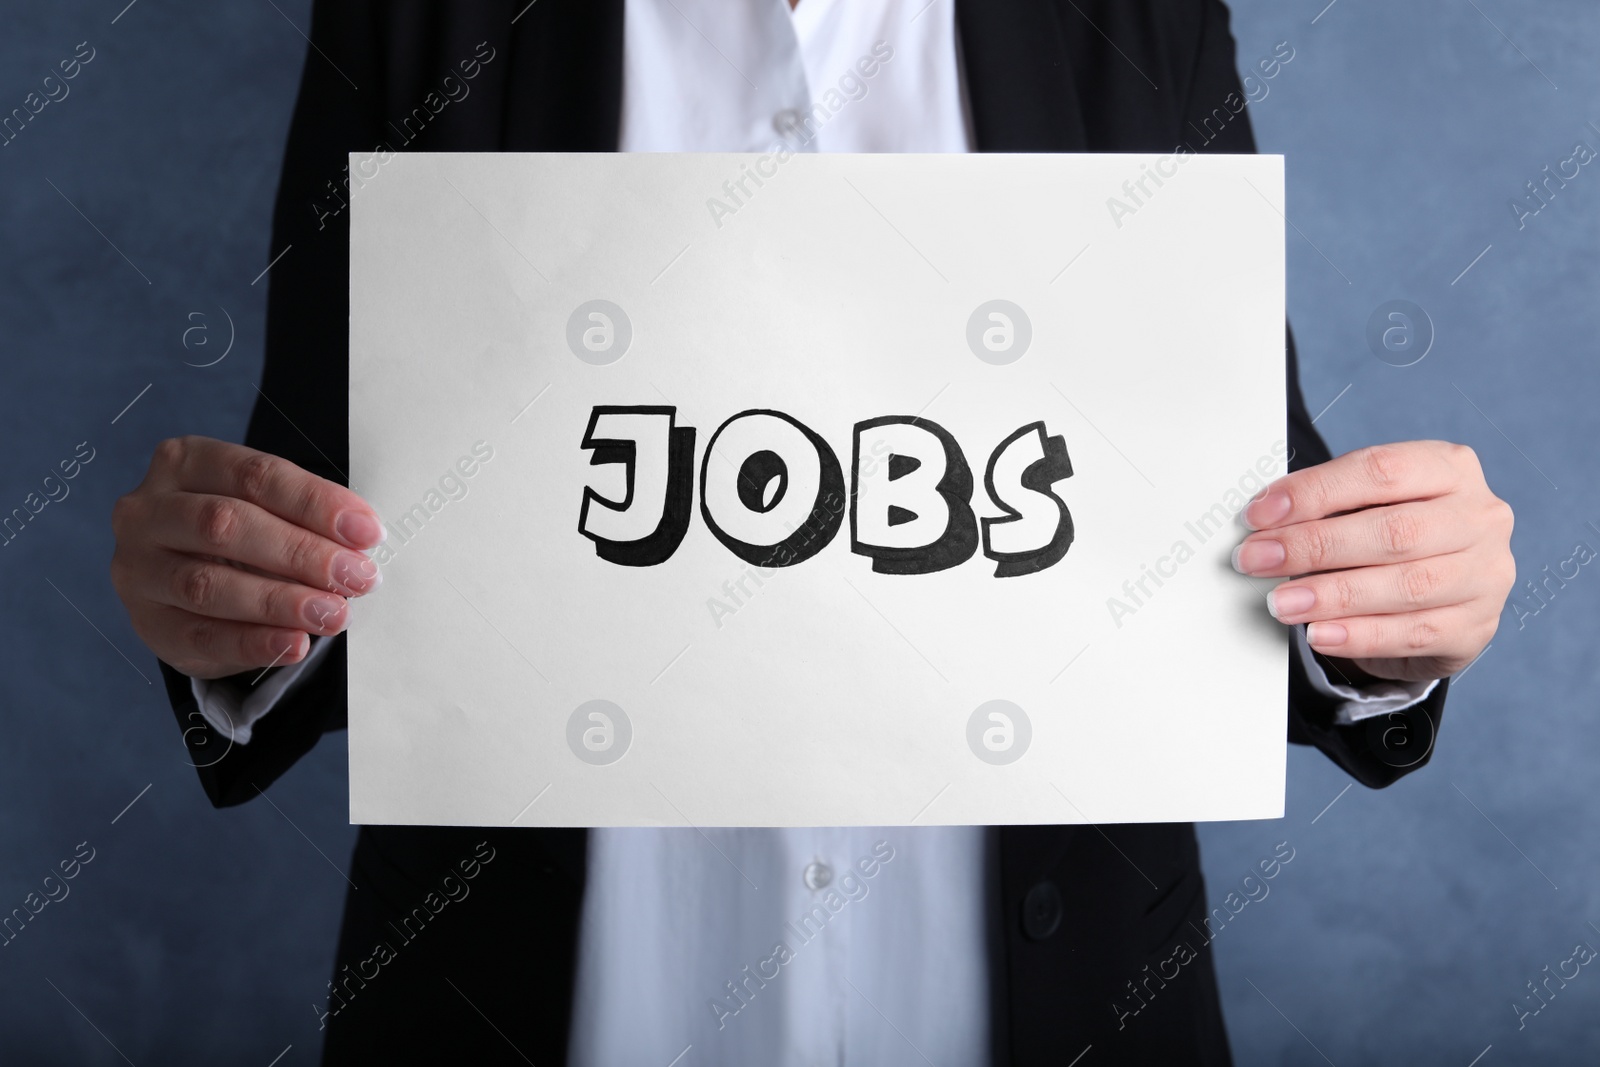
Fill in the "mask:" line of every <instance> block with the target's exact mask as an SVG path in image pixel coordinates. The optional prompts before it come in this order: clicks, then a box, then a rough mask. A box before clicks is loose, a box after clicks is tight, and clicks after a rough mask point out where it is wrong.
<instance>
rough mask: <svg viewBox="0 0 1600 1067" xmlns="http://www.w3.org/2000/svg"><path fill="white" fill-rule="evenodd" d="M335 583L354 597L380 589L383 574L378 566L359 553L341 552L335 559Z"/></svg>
mask: <svg viewBox="0 0 1600 1067" xmlns="http://www.w3.org/2000/svg"><path fill="white" fill-rule="evenodd" d="M333 580H334V583H335V584H337V585H339V586H342V587H343V588H345V589H347V590H349V592H350V593H351V594H352V595H354V596H360V595H361V594H362V593H365V592H368V591H370V590H373V589H376V588H378V585H379V584H380V583H381V582H382V581H383V573H382V572H381V571H379V570H378V565H377V564H376V563H374V562H373V561H372V560H370V559H368V558H367V557H366V556H363V555H362V554H361V553H359V552H341V553H339V554H338V555H337V556H335V557H334V559H333Z"/></svg>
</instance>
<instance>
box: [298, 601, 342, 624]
mask: <svg viewBox="0 0 1600 1067" xmlns="http://www.w3.org/2000/svg"><path fill="white" fill-rule="evenodd" d="M346 603H347V601H346V600H345V599H344V597H342V596H314V597H312V598H311V599H309V600H307V601H306V606H305V608H304V609H302V612H303V614H304V615H305V618H306V621H307V622H309V623H310V624H311V626H312V627H313V628H314V629H317V630H335V631H336V630H338V628H339V622H340V620H339V613H340V612H341V611H343V610H344V606H345V604H346Z"/></svg>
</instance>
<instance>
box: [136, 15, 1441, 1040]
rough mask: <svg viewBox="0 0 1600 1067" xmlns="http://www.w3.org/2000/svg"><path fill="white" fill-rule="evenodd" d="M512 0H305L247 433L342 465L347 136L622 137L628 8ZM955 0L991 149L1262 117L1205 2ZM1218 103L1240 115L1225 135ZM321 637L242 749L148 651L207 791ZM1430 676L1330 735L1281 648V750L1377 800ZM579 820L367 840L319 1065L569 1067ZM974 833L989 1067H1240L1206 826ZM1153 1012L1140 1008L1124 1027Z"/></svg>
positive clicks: (1408, 741)
mask: <svg viewBox="0 0 1600 1067" xmlns="http://www.w3.org/2000/svg"><path fill="white" fill-rule="evenodd" d="M526 2H527V0H470V2H463V0H455V2H444V0H394V2H392V3H378V2H373V0H339V2H338V3H332V2H321V0H319V2H318V3H317V4H316V5H315V8H314V11H313V15H312V30H311V39H312V41H313V42H314V44H315V46H316V48H315V49H314V50H312V51H310V52H308V54H307V59H306V65H305V71H304V75H303V79H302V82H301V85H300V95H299V100H298V103H297V105H296V107H295V111H294V117H293V122H292V125H291V128H290V131H289V140H288V147H287V151H286V153H285V157H284V165H283V173H282V177H281V181H280V185H279V191H278V200H277V205H276V212H275V216H274V220H273V231H272V245H271V248H270V250H269V254H270V256H272V257H276V256H277V255H278V254H279V253H280V252H282V251H283V250H284V249H285V248H287V247H288V246H290V245H293V246H294V248H293V250H292V251H291V252H290V253H289V254H288V255H286V256H285V257H284V258H283V259H282V260H281V261H280V262H278V263H277V265H276V266H274V267H273V269H272V273H271V276H270V286H271V287H270V295H269V297H268V304H267V348H266V367H265V370H264V372H263V379H262V386H261V391H262V393H263V397H264V399H262V400H259V401H258V402H257V404H256V407H255V411H254V414H253V415H252V417H251V419H250V426H249V432H248V434H247V435H246V438H245V442H246V443H247V444H249V445H251V446H252V447H254V448H258V449H261V450H263V451H266V452H271V453H275V454H277V455H280V456H283V457H285V458H287V459H290V460H292V461H293V462H295V463H297V464H299V465H300V466H302V467H304V468H306V469H307V470H310V471H313V472H315V473H316V474H319V475H322V476H323V477H326V478H330V479H333V480H335V481H340V482H343V481H345V480H346V479H345V474H344V469H345V467H346V466H347V459H346V456H347V423H346V410H345V406H346V395H347V383H348V364H347V339H348V338H347V325H348V307H349V300H348V253H349V230H348V213H347V212H346V211H344V210H342V209H341V205H342V204H343V202H344V190H343V188H342V183H343V179H344V175H345V166H346V158H345V154H346V153H347V152H349V151H366V150H369V149H372V148H374V147H376V146H378V145H379V144H380V143H385V144H387V145H389V146H390V147H392V148H395V149H420V150H428V151H495V150H500V151H614V150H615V149H616V147H617V133H618V120H619V109H620V101H621V79H622V30H623V26H622V20H623V0H538V2H537V3H535V4H533V5H531V6H525V5H526ZM955 2H956V3H957V10H956V17H957V20H958V25H959V30H960V35H961V45H962V49H963V56H964V62H965V69H966V77H967V85H968V91H969V94H970V97H971V102H972V112H973V121H974V125H975V129H976V140H977V148H978V149H979V150H980V151H985V152H1152V153H1155V152H1159V153H1165V152H1170V151H1172V150H1174V148H1176V147H1177V146H1178V145H1179V144H1180V143H1183V144H1187V145H1188V146H1189V147H1190V148H1191V149H1192V150H1195V151H1209V152H1233V153H1242V152H1253V151H1254V150H1255V146H1254V142H1253V138H1252V135H1251V132H1250V125H1249V117H1248V114H1246V113H1239V114H1233V110H1234V108H1242V103H1241V102H1240V101H1242V99H1243V94H1242V92H1241V89H1240V84H1239V80H1238V76H1237V74H1236V73H1235V71H1234V55H1233V53H1234V49H1233V41H1232V38H1231V36H1230V35H1229V31H1228V14H1227V11H1226V9H1225V8H1224V7H1223V6H1222V4H1221V3H1220V2H1218V0H955ZM519 12H520V16H519ZM513 18H515V19H516V21H515V23H514V24H513V21H512V20H513ZM1108 40H1109V41H1110V42H1114V43H1115V47H1112V46H1111V45H1110V44H1108ZM481 43H486V49H480V44H481ZM487 49H492V50H493V52H492V56H493V58H492V59H490V60H489V61H488V62H487V63H484V64H482V65H481V67H480V69H479V70H478V73H477V77H475V78H474V79H473V80H472V81H471V82H470V87H471V91H470V95H469V96H467V97H466V98H465V99H462V100H460V101H457V102H452V103H450V104H448V105H447V106H445V107H443V108H442V110H440V111H439V112H438V113H437V114H430V116H429V121H428V122H427V124H426V125H425V127H424V128H423V129H422V132H421V133H420V134H417V135H416V136H415V138H414V139H412V134H413V133H414V132H415V130H416V127H417V126H418V125H420V124H419V123H412V124H411V125H410V126H406V125H405V118H406V117H407V116H410V115H411V114H412V111H413V109H415V108H418V107H421V106H424V104H425V100H426V98H427V97H428V94H429V93H430V92H436V93H437V92H439V91H440V87H441V84H442V79H443V78H444V76H445V75H447V74H451V73H456V74H457V75H458V76H459V73H460V71H459V70H458V64H459V62H460V61H461V60H463V59H471V58H474V57H478V58H480V59H481V58H482V57H484V56H488V55H490V53H489V51H487ZM352 83H353V84H352ZM441 95H442V94H441ZM435 99H436V100H437V97H436V98H435ZM1214 111H1218V112H1219V113H1220V115H1221V116H1226V117H1225V118H1223V120H1222V121H1221V122H1219V121H1218V118H1219V115H1217V114H1213V112H1214ZM1208 119H1209V120H1211V121H1209V122H1208V121H1207V120H1208ZM378 180H381V177H380V178H379V179H378ZM1286 353H1287V359H1288V396H1287V398H1286V402H1287V409H1288V440H1289V445H1290V447H1291V449H1292V450H1293V451H1292V458H1291V463H1290V465H1291V467H1296V468H1298V467H1303V466H1308V465H1311V464H1315V463H1319V462H1322V461H1324V460H1326V459H1328V458H1329V455H1328V450H1327V447H1326V446H1325V445H1324V443H1323V441H1322V439H1321V438H1320V437H1319V436H1318V435H1317V432H1316V430H1315V429H1314V428H1313V426H1312V425H1311V419H1310V417H1309V415H1308V414H1307V411H1306V406H1305V402H1304V400H1303V399H1302V398H1301V395H1300V387H1299V382H1298V377H1297V371H1296V364H1295V352H1294V347H1293V342H1292V339H1291V340H1290V342H1289V344H1288V345H1287V346H1286ZM335 640H336V641H337V647H335V648H334V649H332V650H331V656H330V658H329V660H328V661H327V662H326V663H325V664H324V665H323V666H322V668H321V669H320V670H319V671H318V672H317V673H316V674H315V675H314V676H313V677H312V678H311V679H309V680H308V681H307V682H306V683H305V684H304V685H303V687H302V688H301V689H299V690H298V691H297V692H296V693H295V694H294V696H293V697H292V698H291V699H288V700H286V701H285V702H284V703H283V704H282V705H281V706H279V707H278V708H276V709H274V711H273V712H272V713H271V714H270V715H268V716H267V717H266V718H264V719H263V720H262V721H261V722H259V723H258V724H257V725H256V728H255V738H254V740H253V741H252V742H251V743H250V744H249V745H235V746H233V747H232V748H231V749H230V748H229V746H228V743H227V742H226V741H225V740H223V739H221V738H220V737H217V736H215V735H214V734H213V733H212V732H211V730H210V728H209V727H208V726H205V725H204V722H203V720H202V719H201V717H200V715H199V714H198V711H197V709H196V706H195V702H194V700H193V698H192V696H191V694H190V689H189V681H188V679H187V678H184V677H183V676H181V675H179V674H177V673H176V672H175V671H173V670H172V669H171V668H170V667H167V666H166V665H165V664H163V672H164V674H165V676H166V681H167V687H168V692H169V694H170V697H171V701H172V705H173V707H174V709H175V710H176V712H177V716H178V720H179V725H180V727H181V728H182V729H183V733H184V739H185V743H186V744H187V745H188V746H189V747H190V750H191V755H192V759H193V762H195V763H196V764H200V765H202V766H201V769H200V779H201V782H202V784H203V785H204V786H205V790H206V794H207V795H208V796H209V797H210V799H211V801H212V803H214V804H216V805H218V806H226V805H231V804H238V803H242V802H243V801H246V800H249V799H250V798H251V797H253V796H255V794H256V793H257V792H258V791H259V790H261V789H265V788H266V787H267V786H269V785H270V784H271V783H272V782H273V781H274V780H275V779H277V778H278V776H279V775H281V774H283V773H284V771H286V770H288V768H289V767H290V766H291V765H292V764H293V763H294V762H295V760H297V759H298V758H299V757H300V756H301V755H303V754H304V753H305V752H307V751H308V750H309V749H310V748H311V746H312V745H314V744H316V743H317V739H318V738H319V737H321V736H322V734H323V733H324V732H326V731H328V730H336V729H340V728H342V727H343V726H344V725H345V670H346V659H345V655H344V642H343V638H342V637H340V638H336V639H335ZM1342 666H1343V667H1344V669H1345V671H1346V673H1350V672H1353V671H1354V668H1353V667H1351V666H1350V665H1347V664H1346V665H1342ZM1215 682H1216V680H1214V679H1209V678H1197V679H1195V680H1194V684H1195V685H1197V686H1200V685H1210V684H1215ZM1222 684H1226V682H1225V680H1224V681H1223V683H1222ZM1445 688H1446V687H1445V685H1443V684H1441V685H1440V686H1438V687H1437V689H1436V690H1435V691H1434V693H1433V695H1432V696H1431V697H1430V698H1429V699H1428V700H1427V701H1426V702H1425V703H1424V704H1423V705H1422V706H1421V707H1419V708H1417V709H1413V710H1412V711H1410V712H1407V713H1404V714H1401V715H1396V716H1392V717H1388V718H1385V719H1383V720H1380V721H1379V722H1378V723H1376V724H1358V725H1355V726H1335V725H1333V723H1332V708H1331V706H1330V703H1329V701H1327V700H1326V699H1325V698H1323V697H1321V696H1319V695H1318V694H1316V693H1315V692H1314V691H1313V690H1312V689H1311V688H1310V686H1309V685H1308V684H1307V682H1306V679H1305V675H1304V672H1303V670H1302V669H1301V668H1300V666H1299V663H1298V660H1297V657H1295V656H1294V655H1292V654H1291V655H1290V685H1289V693H1288V727H1287V728H1288V737H1289V740H1290V741H1293V742H1297V743H1300V744H1314V745H1316V746H1317V747H1318V748H1320V749H1321V750H1322V751H1323V752H1324V753H1326V754H1327V755H1328V757H1329V758H1330V759H1332V760H1333V761H1334V762H1335V763H1337V764H1339V766H1341V767H1343V768H1344V769H1345V770H1346V771H1347V772H1348V773H1349V774H1350V775H1351V776H1352V777H1353V778H1354V779H1355V780H1357V781H1359V782H1361V783H1362V784H1364V785H1367V786H1371V787H1375V788H1376V787H1381V786H1385V785H1387V784H1389V783H1390V782H1393V781H1395V780H1396V779H1397V778H1399V777H1400V776H1401V775H1403V774H1405V773H1407V772H1408V771H1410V770H1412V769H1415V767H1417V766H1420V765H1421V764H1422V763H1425V762H1426V760H1427V752H1428V751H1429V750H1430V749H1431V745H1432V741H1433V738H1434V737H1435V735H1436V733H1437V729H1438V725H1439V719H1440V716H1441V714H1442V711H1443V704H1444V695H1445ZM223 752H226V754H225V755H222V756H221V757H220V758H218V754H219V753H223ZM586 834H587V832H586V831H583V830H538V829H521V830H472V829H449V828H426V827H368V828H364V829H363V830H362V831H361V833H360V836H359V839H358V844H357V846H356V855H355V859H354V863H353V870H352V878H353V879H354V882H355V884H356V885H358V886H359V887H360V890H361V891H360V892H351V893H350V894H349V895H348V899H347V903H346V910H345V917H344V926H343V930H342V933H341V938H340V948H339V961H338V963H336V966H335V982H336V983H337V989H338V992H339V997H338V999H337V1001H335V1002H334V1004H333V1006H334V1007H338V1006H340V1005H341V1004H342V1005H343V1007H342V1010H339V1011H338V1012H337V1013H336V1014H333V1015H330V1016H329V1017H328V1019H327V1026H328V1038H327V1042H326V1052H325V1055H326V1056H327V1060H326V1062H330V1063H332V1062H340V1063H343V1062H415V1061H437V1060H443V1061H445V1062H476V1063H488V1062H501V1060H505V1061H506V1062H516V1063H521V1062H524V1060H523V1057H524V1056H525V1057H527V1059H531V1060H532V1061H533V1062H535V1063H539V1064H541V1065H544V1064H560V1063H562V1062H564V1057H565V1049H566V1042H567V1032H568V1016H569V1013H570V1008H571V1000H572V989H573V963H574V960H575V952H576V943H577V925H578V916H579V910H580V907H581V903H582V899H583V883H584V869H585V846H586ZM480 841H488V842H490V847H492V848H493V849H494V850H495V856H496V859H495V861H494V862H492V863H490V864H488V865H486V866H485V867H484V868H483V871H482V873H481V875H480V877H479V878H478V879H477V881H476V882H475V883H474V885H475V889H474V898H473V899H475V900H477V901H478V903H477V904H475V905H471V906H466V905H463V906H461V907H459V908H455V909H451V910H449V911H446V912H442V913H441V914H440V915H439V917H438V919H437V920H436V925H437V926H440V927H444V926H448V927H450V929H449V930H444V929H439V930H426V931H423V932H422V933H420V934H418V935H416V936H415V938H414V939H411V938H408V937H406V936H405V933H403V932H402V930H401V926H402V924H401V923H400V919H401V918H402V917H404V916H405V915H408V914H410V912H411V911H412V909H413V908H415V907H416V906H417V905H418V904H419V903H420V902H421V901H422V900H423V898H424V897H425V896H426V894H427V893H428V892H429V890H431V889H433V888H435V887H436V886H437V885H438V882H439V878H440V877H441V876H442V874H443V873H445V872H446V870H447V869H448V868H450V867H451V866H453V865H454V864H456V863H457V862H458V861H460V860H462V859H465V858H468V857H470V856H472V854H473V853H474V846H475V845H476V843H477V842H480ZM988 842H989V844H988V856H989V862H988V868H989V874H990V879H989V881H990V892H989V901H988V906H987V914H988V916H989V920H990V927H991V937H990V968H989V970H990V974H991V982H992V986H993V996H992V1012H991V1017H992V1028H993V1032H994V1048H995V1063H996V1064H1000V1063H1015V1064H1058V1063H1067V1062H1069V1061H1071V1060H1072V1059H1073V1057H1075V1056H1076V1055H1078V1053H1079V1052H1081V1051H1082V1050H1083V1049H1084V1047H1085V1046H1087V1045H1090V1044H1093V1045H1094V1047H1095V1053H1094V1060H1093V1062H1096V1063H1106V1062H1130V1063H1164V1064H1177V1063H1204V1064H1220V1063H1227V1062H1228V1061H1229V1054H1228V1046H1227V1038H1226V1035H1225V1033H1224V1031H1223V1027H1222V1016H1221V1009H1220V1006H1219V1003H1218V997H1217V988H1216V980H1215V977H1214V973H1213V971H1212V967H1211V959H1210V953H1209V951H1208V950H1207V949H1206V948H1205V940H1204V934H1203V933H1202V930H1203V928H1204V918H1205V916H1206V914H1207V911H1206V901H1205V895H1204V890H1203V886H1202V881H1201V873H1200V866H1199V855H1198V850H1197V847H1196V842H1195V836H1194V830H1193V827H1192V826H1190V825H1188V824H1162V825H1122V826H1107V827H1102V828H1094V827H1078V826H1008V827H997V828H994V829H992V830H991V831H990V834H989V838H988ZM409 931H410V928H407V930H406V933H408V932H409ZM379 941H385V942H388V943H390V945H391V947H393V948H395V949H397V951H396V952H395V956H396V959H395V961H394V962H391V963H388V964H387V965H385V966H384V967H383V968H382V972H381V976H380V977H378V978H376V979H374V980H372V981H371V982H367V981H366V980H365V979H364V978H362V977H361V976H360V974H358V973H357V972H358V971H359V970H361V967H360V966H359V964H360V961H362V960H364V959H367V958H368V957H370V956H371V955H372V953H373V948H374V945H375V944H376V943H377V942H379ZM1180 941H1187V942H1188V943H1189V945H1190V947H1191V948H1193V949H1195V950H1197V951H1198V954H1199V959H1198V960H1197V961H1195V962H1191V963H1188V964H1187V965H1186V966H1184V967H1183V968H1182V970H1181V971H1180V973H1179V975H1178V977H1176V978H1174V979H1172V980H1171V981H1170V982H1167V981H1162V980H1160V979H1159V977H1158V978H1156V979H1155V981H1152V979H1151V975H1152V974H1153V973H1154V972H1153V971H1151V970H1146V968H1147V967H1151V968H1155V967H1156V965H1157V964H1158V962H1159V961H1161V960H1164V959H1168V958H1170V957H1171V956H1172V954H1173V951H1174V946H1175V945H1176V943H1178V942H1180ZM446 978H448V979H450V981H451V983H453V984H454V985H455V986H456V987H457V988H456V991H455V992H452V990H451V988H450V986H449V985H447V984H446V983H445V981H444V980H445V979H446ZM1135 993H1137V994H1138V998H1137V999H1135V995H1134V994H1135ZM469 1000H470V1004H469V1003H468V1001H469ZM1140 1004H1143V1005H1144V1006H1143V1007H1142V1008H1141V1010H1140V1011H1139V1012H1138V1014H1136V1015H1134V1014H1123V1013H1124V1012H1127V1011H1130V1010H1131V1009H1132V1008H1134V1007H1136V1006H1138V1005H1140ZM480 1013H481V1014H480ZM485 1019H488V1020H490V1021H492V1022H493V1024H494V1027H493V1028H491V1027H490V1026H488V1025H486V1024H485ZM618 1025H626V1021H625V1020H618ZM495 1028H498V1033H497V1032H496V1029H495ZM508 1045H514V1046H515V1049H516V1051H515V1052H513V1051H512V1050H511V1049H510V1048H508ZM674 1051H675V1050H665V1054H664V1055H663V1058H662V1060H663V1062H665V1061H666V1060H668V1059H670V1058H671V1056H672V1054H673V1052H674Z"/></svg>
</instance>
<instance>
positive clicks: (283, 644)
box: [273, 633, 311, 663]
mask: <svg viewBox="0 0 1600 1067" xmlns="http://www.w3.org/2000/svg"><path fill="white" fill-rule="evenodd" d="M302 638H304V639H305V640H307V641H309V640H311V639H310V638H309V637H306V635H305V634H299V633H295V634H287V635H285V636H284V637H280V638H279V639H278V640H277V641H275V642H274V643H273V647H274V648H276V649H277V650H278V654H279V660H278V662H279V663H282V662H284V661H288V662H291V663H292V662H294V661H295V660H298V659H299V658H300V642H301V639H302Z"/></svg>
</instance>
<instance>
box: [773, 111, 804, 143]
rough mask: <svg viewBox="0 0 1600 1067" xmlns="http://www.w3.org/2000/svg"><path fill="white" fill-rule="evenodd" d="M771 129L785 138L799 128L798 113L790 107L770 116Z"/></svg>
mask: <svg viewBox="0 0 1600 1067" xmlns="http://www.w3.org/2000/svg"><path fill="white" fill-rule="evenodd" d="M772 128H773V129H774V130H777V131H778V132H779V133H781V134H783V135H784V136H785V137H787V136H788V135H790V134H792V133H794V132H795V131H796V130H798V129H799V128H800V112H799V111H797V110H795V109H794V108H792V107H786V108H784V109H783V110H782V111H780V112H778V113H777V114H776V115H774V116H772Z"/></svg>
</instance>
